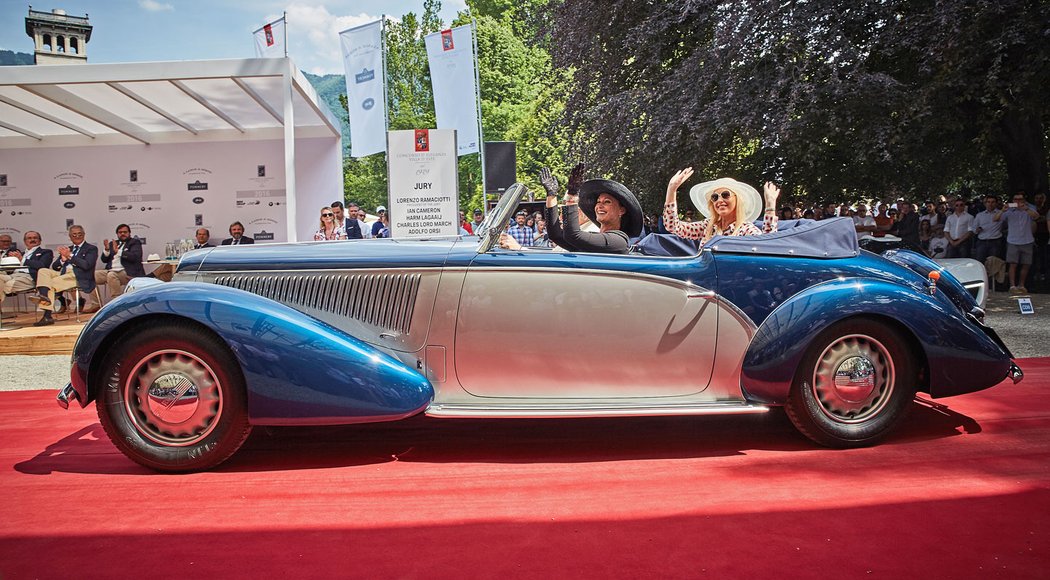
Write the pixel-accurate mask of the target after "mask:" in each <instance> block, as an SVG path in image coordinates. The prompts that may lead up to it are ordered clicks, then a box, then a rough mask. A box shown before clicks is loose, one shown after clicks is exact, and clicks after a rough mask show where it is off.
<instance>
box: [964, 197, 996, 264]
mask: <svg viewBox="0 0 1050 580" xmlns="http://www.w3.org/2000/svg"><path fill="white" fill-rule="evenodd" d="M1002 212H1003V210H1002V209H1000V208H999V198H998V197H996V196H994V195H986V196H984V211H982V212H981V213H979V214H977V215H976V216H974V218H973V224H972V225H971V226H970V231H971V232H973V234H974V236H975V237H976V238H977V239H976V240H974V242H973V259H974V260H977V261H978V262H980V263H982V264H983V263H984V261H985V260H986V259H988V256H995V257H996V258H999V259H1002V257H1003V222H1001V221H999V216H1000V214H1002Z"/></svg>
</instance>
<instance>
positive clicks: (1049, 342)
mask: <svg viewBox="0 0 1050 580" xmlns="http://www.w3.org/2000/svg"><path fill="white" fill-rule="evenodd" d="M1028 296H1029V297H1030V298H1031V299H1032V305H1033V306H1034V308H1035V313H1034V314H1021V313H1020V308H1019V307H1018V300H1017V297H1016V296H1011V295H1010V294H1007V293H1006V292H997V293H994V294H991V295H989V297H988V300H987V304H986V308H985V310H986V313H987V316H986V317H985V322H986V323H988V325H989V326H991V327H992V328H994V329H995V331H996V332H998V333H999V336H1000V337H1002V339H1003V341H1004V342H1005V343H1006V345H1007V346H1008V347H1010V350H1012V351H1013V354H1014V356H1015V357H1017V358H1033V357H1044V356H1050V320H1047V317H1048V316H1050V309H1048V308H1047V306H1048V305H1050V294H1030V295H1028ZM0 369H3V373H2V374H3V378H2V379H0V391H31V390H36V389H55V390H58V389H60V388H62V387H64V386H65V384H66V383H67V382H69V357H68V356H65V355H55V356H22V355H7V356H0Z"/></svg>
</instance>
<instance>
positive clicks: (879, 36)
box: [549, 0, 1050, 206]
mask: <svg viewBox="0 0 1050 580" xmlns="http://www.w3.org/2000/svg"><path fill="white" fill-rule="evenodd" d="M1047 10H1048V9H1047V6H1046V3H1045V2H1040V1H1038V0H1027V1H1026V0H1004V1H1002V2H991V1H988V0H877V1H872V0H869V1H865V2H849V1H843V0H816V1H810V2H784V1H782V0H736V1H717V0H650V1H647V2H637V1H635V0H602V1H598V0H568V1H566V2H564V3H560V4H558V5H555V6H553V7H552V9H551V11H550V13H549V14H550V29H549V32H550V38H551V43H552V52H553V55H554V59H555V65H556V66H559V67H561V68H563V69H565V70H571V71H572V72H573V81H572V85H571V93H570V95H571V96H570V97H569V99H568V101H567V106H566V117H567V119H568V120H569V121H570V123H571V127H572V128H573V129H574V130H575V131H577V132H578V134H581V135H586V138H582V139H578V140H576V141H574V143H573V145H574V147H575V148H576V149H578V150H579V153H580V154H581V155H585V156H587V157H588V158H589V159H590V160H591V161H592V162H593V164H594V165H596V166H597V168H598V169H600V170H602V171H605V172H609V173H612V174H614V175H616V176H617V177H619V178H621V179H623V180H624V181H625V182H627V183H628V184H629V185H632V186H633V187H634V188H635V189H636V190H637V191H640V192H641V193H642V194H643V198H644V201H646V202H648V203H647V205H650V206H655V205H656V204H657V203H659V201H660V199H661V198H662V192H663V186H664V184H665V183H666V180H667V178H668V177H669V176H670V174H671V173H672V172H673V171H674V170H675V169H677V168H680V167H683V166H686V165H692V166H694V167H696V168H698V169H699V171H700V173H701V175H703V176H705V177H712V178H713V177H716V176H719V175H726V174H728V175H733V176H736V177H739V178H743V179H746V180H748V181H751V182H759V181H763V180H766V179H774V180H777V181H782V182H784V183H786V184H787V186H788V190H789V192H790V193H793V194H795V195H796V196H798V197H803V198H810V199H812V200H814V201H816V200H818V199H822V198H830V199H842V198H845V199H850V198H857V197H861V196H865V197H867V196H875V195H884V194H886V193H888V192H898V191H899V192H912V193H918V194H925V193H928V192H939V191H944V190H946V189H948V188H952V187H958V186H960V185H964V184H970V185H973V186H980V187H993V186H994V187H996V188H997V189H998V188H1001V187H1005V186H1006V182H1007V181H1008V182H1009V184H1010V187H1011V188H1015V189H1016V188H1022V187H1023V188H1024V189H1027V190H1029V191H1033V190H1044V191H1045V190H1046V163H1047V157H1046V149H1045V145H1044V142H1045V138H1046V127H1047V121H1048V114H1050V110H1048V107H1047V105H1046V103H1047V99H1046V98H1045V96H1043V94H1041V92H1042V93H1045V87H1046V86H1047V84H1048V81H1050V45H1048V44H1047V43H1046V34H1047V27H1048V25H1047ZM597 13H601V14H603V18H601V19H596V18H592V17H591V16H592V15H593V14H597Z"/></svg>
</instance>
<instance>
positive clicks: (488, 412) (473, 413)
mask: <svg viewBox="0 0 1050 580" xmlns="http://www.w3.org/2000/svg"><path fill="white" fill-rule="evenodd" d="M766 411H769V407H766V406H763V405H750V404H747V403H739V402H731V403H729V402H727V403H711V404H706V405H653V404H645V405H631V404H622V405H617V404H587V403H581V404H572V403H564V404H558V405H555V404H543V405H537V404H535V403H533V404H528V403H523V404H519V405H513V404H499V405H495V404H491V403H488V404H475V405H471V404H464V403H444V404H432V405H430V406H429V407H427V410H426V415H427V416H428V417H449V418H453V417H464V418H472V419H480V418H492V419H495V418H501V419H504V418H511V419H529V418H543V417H549V418H562V417H659V416H676V415H740V414H745V413H765V412H766Z"/></svg>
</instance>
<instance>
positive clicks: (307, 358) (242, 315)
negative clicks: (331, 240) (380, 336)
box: [72, 282, 434, 425]
mask: <svg viewBox="0 0 1050 580" xmlns="http://www.w3.org/2000/svg"><path fill="white" fill-rule="evenodd" d="M172 317H175V318H179V319H184V320H192V321H194V322H196V323H198V324H199V325H200V326H201V327H202V328H201V332H209V331H210V332H214V333H215V334H216V335H218V336H219V337H220V338H221V339H222V340H223V341H224V342H225V343H226V345H227V346H229V348H230V351H231V352H232V353H233V354H234V356H235V357H236V359H237V361H238V363H240V367H241V371H242V373H243V375H244V379H245V384H246V385H247V389H248V411H249V416H250V417H251V422H252V423H253V424H258V425H282V424H287V425H320V424H347V423H365V422H372V421H387V420H395V419H400V418H403V417H407V416H410V415H413V414H416V413H418V412H420V411H422V410H423V409H424V408H425V407H426V406H427V404H429V402H430V400H431V399H432V398H433V396H434V390H433V387H432V386H431V384H430V383H429V382H428V381H427V379H426V378H425V377H424V376H423V375H422V374H420V373H419V372H417V371H416V370H415V369H412V368H410V367H408V366H406V365H404V364H403V363H402V362H401V361H399V360H397V359H396V358H394V357H392V356H390V355H388V354H386V353H384V352H382V351H380V350H379V349H377V348H375V347H373V346H371V345H369V344H367V343H365V342H363V341H361V340H358V339H356V338H354V337H353V336H350V335H348V334H346V333H344V332H342V331H340V330H339V329H336V328H333V327H332V326H329V325H327V324H325V323H323V322H321V321H319V320H317V319H315V318H311V317H309V316H307V315H305V314H303V313H301V312H299V311H297V310H294V309H292V308H289V307H287V306H284V305H283V304H280V303H278V302H274V301H272V300H269V299H267V298H263V297H261V296H257V295H255V294H251V293H248V292H244V291H242V290H237V289H233V288H227V287H224V286H217V285H214V284H198V283H191V282H171V283H167V284H161V285H156V286H150V287H148V288H145V289H142V290H139V291H136V292H134V293H131V294H127V295H124V296H121V297H120V298H118V299H116V300H114V301H112V302H110V303H109V304H107V305H106V307H105V308H104V309H102V311H100V312H99V314H97V315H96V316H95V317H94V318H92V320H91V321H90V322H89V323H88V324H87V325H86V326H85V327H84V330H83V331H82V332H81V335H80V338H79V339H78V340H77V345H76V347H75V349H74V352H73V371H72V375H73V386H74V387H75V388H76V389H77V391H78V392H79V394H80V395H81V397H80V400H81V401H83V402H84V403H83V404H87V402H88V401H90V400H91V399H93V398H94V397H95V394H96V393H97V391H98V388H99V385H98V384H97V383H98V382H100V381H99V379H97V378H95V377H97V376H98V375H99V374H100V373H97V372H93V371H95V370H96V369H95V367H96V365H101V364H102V361H103V360H104V358H105V355H106V353H107V352H108V350H109V348H111V347H112V346H113V342H115V341H120V340H124V339H125V338H124V337H125V336H126V334H125V331H127V330H129V329H133V327H134V326H135V325H138V324H163V323H164V321H165V320H170V319H171V318H172ZM111 337H112V340H111ZM129 338H130V337H129ZM89 378H90V379H91V380H93V381H94V384H89V382H88V379H89Z"/></svg>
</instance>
